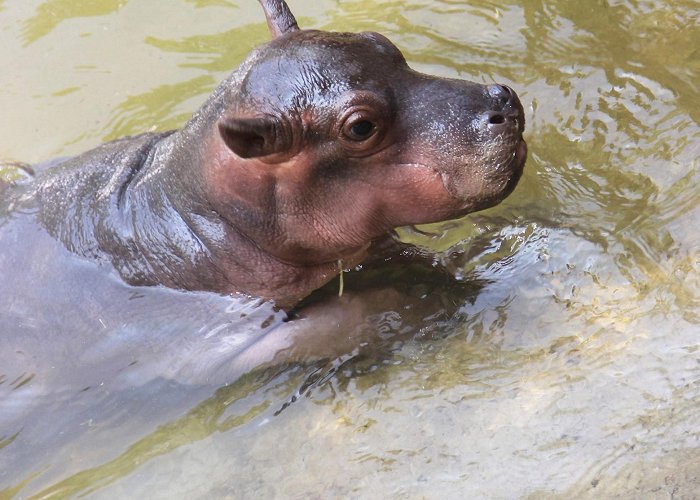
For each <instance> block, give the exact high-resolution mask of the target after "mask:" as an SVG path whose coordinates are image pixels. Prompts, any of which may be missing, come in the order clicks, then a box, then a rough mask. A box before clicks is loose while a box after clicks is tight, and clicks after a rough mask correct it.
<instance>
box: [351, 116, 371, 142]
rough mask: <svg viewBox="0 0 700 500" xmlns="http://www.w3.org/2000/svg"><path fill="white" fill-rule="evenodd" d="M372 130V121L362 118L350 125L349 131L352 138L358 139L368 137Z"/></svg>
mask: <svg viewBox="0 0 700 500" xmlns="http://www.w3.org/2000/svg"><path fill="white" fill-rule="evenodd" d="M373 131H374V123H372V122H371V121H369V120H362V121H360V122H357V123H355V124H354V125H353V126H352V127H350V133H351V134H352V136H353V138H355V137H357V138H358V139H360V140H362V139H366V138H367V137H369V136H370V135H371V134H372V132H373Z"/></svg>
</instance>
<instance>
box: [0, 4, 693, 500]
mask: <svg viewBox="0 0 700 500" xmlns="http://www.w3.org/2000/svg"><path fill="white" fill-rule="evenodd" d="M290 5H291V7H292V9H293V11H294V12H295V13H296V14H297V17H298V20H299V23H300V25H302V26H303V27H309V28H322V29H331V30H350V31H360V30H376V31H380V32H382V33H384V34H385V35H387V36H389V38H391V39H392V40H393V41H394V42H395V43H396V44H397V45H398V46H399V47H400V48H401V49H402V50H403V52H404V53H405V55H406V57H407V59H408V61H409V63H410V64H411V65H412V66H413V67H415V68H416V69H419V70H422V71H426V72H430V73H434V74H438V75H441V76H449V77H459V78H467V79H470V80H474V81H478V82H493V81H497V82H501V83H506V84H508V85H511V86H512V87H513V88H515V89H516V90H517V91H518V93H519V95H520V97H521V99H522V101H523V104H524V106H525V111H526V115H527V129H526V139H527V141H528V144H529V147H530V156H529V160H528V164H527V167H526V172H525V175H524V178H523V180H522V181H521V183H520V185H519V186H518V188H517V189H516V191H515V193H514V194H513V195H512V196H511V197H509V198H508V199H507V200H506V201H505V202H504V203H502V204H501V205H500V206H498V207H496V208H494V209H490V210H488V211H485V212H482V213H479V214H473V215H471V216H468V217H466V218H464V219H463V220H459V221H452V222H449V223H444V224H438V225H433V226H430V227H423V228H420V230H419V231H418V230H413V229H406V230H405V231H403V232H402V234H403V235H404V237H405V239H406V240H407V241H413V242H415V243H419V244H421V245H424V246H426V247H428V248H431V249H434V250H435V251H440V252H443V254H444V255H448V254H449V255H457V256H459V258H458V259H457V262H458V269H457V271H458V274H459V275H460V276H462V277H463V280H464V286H463V287H462V288H460V289H459V290H454V289H451V288H450V286H449V285H444V286H445V290H442V291H440V290H438V291H437V292H434V293H438V294H439V293H444V294H445V295H446V296H447V295H448V296H449V297H450V300H452V301H453V304H452V305H453V306H454V307H453V309H454V311H451V314H448V315H443V316H439V315H438V316H436V317H434V318H430V317H428V316H425V318H422V319H420V320H415V319H413V320H408V319H406V318H402V317H401V316H400V313H401V311H386V312H385V314H384V315H382V316H381V317H378V318H375V319H376V321H375V322H374V323H372V324H371V325H370V326H371V327H372V328H373V329H374V331H375V333H376V337H377V341H376V345H375V346H374V348H365V349H360V350H354V351H350V352H348V353H346V354H344V355H342V356H340V357H338V358H335V359H331V360H329V361H328V362H307V363H300V364H291V365H284V366H277V367H273V368H271V369H269V370H265V371H262V372H254V373H251V374H249V375H248V376H244V377H242V378H239V379H236V380H234V381H231V380H228V379H227V381H226V383H224V382H219V383H220V384H221V385H217V382H216V381H215V380H214V381H213V382H212V383H211V384H208V383H205V382H202V383H197V384H188V385H185V386H184V387H180V386H178V385H172V382H169V381H168V380H163V379H158V380H157V381H156V382H152V383H151V384H150V385H149V384H137V383H135V382H134V380H133V379H129V378H125V377H123V378H119V377H117V376H112V377H110V378H109V380H108V385H109V386H110V387H111V388H112V389H111V390H110V391H102V392H99V391H93V392H90V391H87V392H86V394H90V395H91V396H83V399H80V398H76V399H75V401H77V402H78V403H83V404H84V409H85V411H76V410H75V405H72V406H71V405H68V406H66V405H61V403H60V402H61V401H63V402H65V399H62V398H57V399H56V400H55V402H54V403H53V404H54V406H51V403H46V404H44V405H39V406H38V407H37V408H36V409H35V410H33V411H34V413H31V414H30V417H25V418H26V419H27V420H26V425H25V426H24V427H23V426H22V425H18V426H9V425H8V426H7V430H6V429H5V428H3V427H2V426H1V425H0V461H2V462H3V463H5V464H14V466H12V467H10V466H7V467H5V468H4V473H3V472H0V497H8V498H11V497H15V496H16V497H18V498H26V497H32V496H36V497H38V498H48V497H52V496H79V495H80V496H82V495H87V496H90V497H96V498H115V497H117V498H119V497H124V498H140V497H143V498H211V497H236V498H252V497H256V498H272V497H278V498H290V497H291V498H297V497H298V498H307V497H324V498H327V497H343V498H345V497H358V498H465V497H471V496H474V497H487V498H514V497H528V496H530V497H532V498H543V497H547V496H552V497H554V498H571V497H572V496H578V497H584V498H585V497H590V498H599V497H600V496H614V495H621V496H622V497H625V498H639V497H648V498H657V497H659V498H661V497H666V496H671V495H677V496H682V495H685V496H686V497H688V498H690V497H693V496H696V495H697V494H698V491H700V479H699V478H700V424H698V422H700V236H699V233H698V230H697V227H698V220H699V219H700V208H699V205H700V197H699V196H698V193H699V192H700V189H699V188H700V173H699V170H698V158H699V157H700V124H699V121H700V111H699V110H700V98H699V97H698V92H699V91H700V88H698V82H699V81H700V49H698V47H700V27H699V26H698V16H699V14H700V6H699V5H698V3H697V2H695V1H690V0H666V1H662V0H658V1H643V0H642V1H632V0H628V1H622V0H621V1H609V0H608V1H606V0H601V1H596V2H582V1H580V0H558V1H554V0H552V1H541V0H526V1H521V2H515V1H507V0H491V1H482V0H473V1H469V2H466V1H455V0H451V1H448V0H444V1H430V2H428V1H425V0H408V1H386V2H368V1H353V2H349V1H331V0H322V1H318V0H317V1H313V2H311V1H307V0H299V1H295V0H291V1H290ZM262 20H263V17H262V13H261V12H260V9H259V7H258V6H257V3H255V2H252V1H251V2H242V1H240V2H234V1H225V0H189V1H186V0H181V1H177V2H173V1H172V0H169V1H165V0H158V1H155V0H148V1H146V0H129V1H127V0H122V1H115V0H100V1H95V2H88V3H85V2H77V1H71V0H43V1H40V0H25V1H22V2H8V1H4V2H3V1H0V27H1V28H0V47H2V50H0V66H2V68H3V71H2V72H1V73H0V109H2V110H3V112H2V119H0V157H1V158H6V159H15V160H24V161H29V162H38V161H44V160H47V159H50V158H53V157H56V156H68V155H72V154H76V153H79V152H81V151H84V150H86V149H88V148H91V147H93V146H95V145H96V144H98V143H100V142H102V141H105V140H109V139H113V138H116V137H120V136H123V135H127V134H135V133H139V132H143V131H146V130H151V129H155V130H166V129H169V128H172V127H177V126H179V125H181V124H182V123H183V122H184V121H185V120H186V119H187V118H188V116H189V115H190V114H191V113H192V112H193V111H194V110H195V109H196V108H197V107H198V105H200V104H201V103H202V102H203V101H204V99H205V98H206V96H207V94H208V93H209V92H210V91H211V90H212V89H213V88H214V87H215V85H216V84H217V83H218V82H219V81H220V80H221V79H223V78H224V77H225V75H227V74H228V72H229V71H230V70H232V69H233V68H234V67H235V66H236V65H237V64H238V63H239V62H240V61H241V60H242V58H243V57H244V56H245V54H246V53H247V52H248V50H249V49H250V48H251V47H252V46H254V45H255V44H258V43H261V42H264V41H266V40H267V39H268V34H267V29H266V27H265V25H264V23H263V22H262ZM400 278H401V276H398V277H395V276H394V275H387V276H386V277H385V279H386V280H387V281H389V280H393V279H400ZM29 285H31V286H35V287H41V284H31V283H30V284H29ZM17 286H18V285H17V284H4V285H3V286H2V288H1V292H0V293H2V294H9V293H13V289H14V288H13V287H17ZM103 286H104V287H106V288H108V289H109V291H110V293H115V292H114V289H119V290H122V292H120V293H124V294H125V298H124V300H128V299H129V295H128V294H129V293H130V292H131V290H124V289H122V288H120V286H121V285H119V284H118V283H113V282H111V281H109V280H107V281H106V282H105V284H104V285H103ZM433 286H434V285H433ZM447 288H450V290H449V291H447ZM157 294H161V295H157ZM157 294H156V295H150V294H149V293H147V294H146V299H144V301H142V302H140V303H139V304H142V305H141V306H139V307H138V308H137V311H140V312H139V313H138V314H136V315H135V318H137V319H138V317H139V314H141V315H143V316H144V317H147V318H148V321H143V322H139V321H137V319H133V318H132V320H133V321H135V324H137V327H135V328H136V329H135V330H133V331H132V330H129V329H124V330H122V331H121V332H122V334H123V335H126V334H127V333H128V332H132V333H133V335H134V340H133V342H134V343H133V346H136V347H134V349H136V350H143V349H146V351H138V352H139V353H141V354H142V353H143V352H151V351H148V350H147V348H146V347H144V345H147V344H148V340H144V339H154V340H153V343H154V344H156V347H158V348H160V347H162V346H165V345H166V344H167V342H166V341H165V340H163V339H164V338H167V334H168V332H175V333H176V334H177V335H179V337H177V338H183V339H184V338H187V335H188V334H190V333H192V332H195V331H199V330H198V329H200V328H202V327H206V326H209V327H210V329H211V328H214V327H216V326H217V325H219V323H216V321H215V320H214V323H211V322H210V319H211V314H212V313H211V311H212V310H216V311H219V313H218V314H223V312H225V311H226V310H227V309H226V308H227V307H228V306H229V304H228V303H224V302H221V303H220V302H218V299H215V298H202V297H199V298H197V299H196V300H195V302H196V305H190V306H189V307H193V308H195V309H196V310H197V311H199V313H198V314H190V315H188V316H187V318H182V317H178V315H177V310H178V309H179V308H180V307H181V305H180V301H181V300H183V298H182V297H180V296H179V295H177V294H175V293H173V294H171V293H169V292H162V291H161V292H157ZM98 295H99V293H98ZM5 296H7V295H5ZM73 298H74V297H73ZM70 299H71V297H70V296H68V298H67V299H66V305H65V308H70V304H74V303H75V300H70ZM0 300H3V301H5V300H6V299H5V298H4V297H2V298H0ZM131 300H132V301H133V299H131ZM187 300H189V299H187ZM222 300H223V299H222ZM149 301H150V302H149ZM149 304H150V305H149ZM156 304H160V311H161V312H160V316H158V306H157V305H156ZM44 313H46V311H44ZM118 313H119V310H117V311H116V312H115V313H114V314H115V315H116V316H118ZM151 313H152V314H151ZM78 315H79V313H76V312H75V311H71V312H70V313H66V314H61V311H60V310H59V311H58V312H55V313H54V316H53V317H54V318H60V319H61V321H63V322H68V323H69V324H70V319H71V318H74V317H75V316H78ZM159 317H160V318H165V319H166V320H167V321H163V322H159V321H158V318H159ZM154 318H155V319H154ZM199 318H207V320H205V319H199ZM265 318H267V316H264V317H261V319H259V320H256V321H258V324H260V323H261V322H263V320H264V319H265ZM89 319H91V320H92V323H90V324H94V325H98V323H95V321H96V320H99V319H101V318H98V317H94V318H89ZM277 320H278V319H277ZM76 321H77V320H76ZM86 321H87V320H86ZM88 323H89V321H88ZM163 323H165V324H166V325H167V326H168V328H169V329H168V328H165V326H164V324H163ZM80 325H82V326H81V327H80V328H83V330H80V331H81V332H83V334H87V333H88V332H92V331H93V330H91V329H90V328H91V327H89V326H88V327H85V326H84V324H83V323H80ZM144 325H145V326H144ZM0 328H2V327H1V326H0ZM75 328H78V326H75ZM85 328H87V329H85ZM95 328H96V327H95ZM399 331H402V332H403V335H399ZM125 332H126V333H125ZM319 333H320V334H322V333H323V332H319ZM0 334H2V335H3V336H5V337H4V339H5V340H6V339H12V336H13V335H16V332H13V331H7V327H5V331H0ZM81 338H82V337H81ZM46 342H50V345H52V346H55V347H56V350H57V352H59V353H65V350H66V349H69V348H68V347H66V346H70V345H71V341H70V340H65V337H64V338H62V337H61V336H60V335H59V336H50V337H48V338H47V340H46ZM119 342H121V343H120V344H119V348H120V349H124V348H125V346H127V345H131V344H129V343H128V338H127V337H124V336H122V337H119ZM100 345H101V344H100ZM151 347H152V346H151ZM109 348H110V347H109V346H107V347H105V349H109ZM163 349H165V350H166V351H167V352H168V353H171V354H172V353H174V352H178V350H177V349H178V348H173V347H172V346H169V347H167V348H165V347H164V348H163ZM114 352H121V351H117V350H115V351H114ZM153 352H159V351H158V349H155V350H154V351H153ZM202 355H203V356H204V357H206V355H205V354H202ZM65 358H66V355H65V354H64V355H63V357H62V358H61V359H65ZM88 359H89V358H88ZM168 359H170V358H168ZM86 363H87V361H86V360H85V359H76V360H75V366H76V370H78V371H79V370H80V369H81V366H83V367H84V366H88V365H86ZM81 364H82V365H81ZM83 369H84V368H83ZM90 373H91V375H95V372H94V370H93V371H92V372H90ZM78 378H79V377H78ZM10 383H13V384H14V385H15V386H18V388H17V389H14V387H13V389H12V390H6V391H5V392H1V393H2V394H5V396H3V397H4V398H5V403H8V401H9V402H13V401H15V400H14V399H11V398H17V400H19V401H21V400H22V399H21V397H22V394H25V393H22V392H21V391H22V390H27V389H32V388H34V387H36V386H35V385H32V384H33V383H34V384H36V381H34V382H32V380H28V381H24V380H19V381H8V380H5V379H4V378H3V367H2V366H0V388H3V385H4V386H5V388H3V389H6V388H7V387H8V384H10ZM93 395H94V396H93ZM69 409H70V410H69ZM91 419H92V420H91ZM6 421H7V420H6ZM37 422H38V424H37ZM10 427H11V428H10Z"/></svg>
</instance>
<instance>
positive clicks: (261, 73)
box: [0, 1, 526, 308]
mask: <svg viewBox="0 0 700 500" xmlns="http://www.w3.org/2000/svg"><path fill="white" fill-rule="evenodd" d="M261 4H262V5H263V7H264V9H265V12H266V16H267V19H268V25H269V27H270V30H271V33H272V35H273V37H274V38H273V40H272V41H271V42H269V43H268V44H265V45H263V46H261V47H258V48H257V49H255V50H254V51H253V52H252V53H251V54H250V56H249V57H248V58H247V59H246V60H245V61H244V62H243V64H242V65H241V66H240V67H239V68H238V69H237V70H236V71H234V73H233V74H232V75H231V76H230V77H229V78H228V79H227V80H225V81H224V82H223V83H222V84H221V85H220V86H219V87H218V88H217V89H216V91H215V92H214V93H213V94H212V96H211V97H210V98H209V99H208V101H207V102H206V103H205V104H204V106H203V107H202V108H201V109H200V110H199V111H198V112H197V113H196V114H195V115H194V116H193V118H192V119H191V120H190V121H189V122H188V123H187V124H186V125H185V126H184V128H183V129H181V130H178V131H175V132H168V133H161V134H144V135H140V136H136V137H129V138H125V139H121V140H117V141H114V142H111V143H108V144H105V145H102V146H100V147H98V148H96V149H94V150H92V151H89V152H87V153H84V154H82V155H80V156H77V157H75V158H72V159H69V160H67V161H64V162H62V163H61V164H60V165H58V166H57V167H54V168H51V169H49V170H47V171H44V172H42V173H40V174H39V175H38V176H37V177H36V179H35V180H34V181H33V182H32V183H30V184H28V185H24V186H15V187H13V188H9V189H5V190H4V193H2V196H3V197H4V198H5V200H4V204H5V206H7V207H9V210H10V211H19V212H27V211H31V212H32V214H33V215H32V216H34V217H36V218H37V220H38V221H39V222H40V224H41V225H42V226H43V227H44V228H45V229H46V230H47V231H48V232H49V234H50V235H52V236H53V237H54V238H55V239H56V240H59V241H60V242H61V243H62V244H63V245H64V246H65V247H66V248H67V249H68V250H69V251H70V252H72V253H73V254H77V255H79V256H82V257H87V258H89V259H92V260H94V261H97V262H98V263H100V264H101V265H107V266H113V268H114V270H116V272H117V273H118V274H119V275H120V276H121V277H122V279H123V280H125V281H126V282H127V283H129V284H131V285H165V286H167V287H170V288H175V289H184V290H204V291H212V292H217V293H222V294H242V295H248V296H253V297H261V298H264V299H268V300H271V301H274V303H275V304H276V305H277V306H279V307H283V308H290V307H293V306H294V305H295V304H297V303H298V302H299V301H300V300H301V299H303V298H304V297H306V296H307V295H308V294H310V293H311V292H312V291H314V290H316V289H318V288H320V287H321V286H323V285H324V284H326V283H327V282H329V281H330V280H332V279H333V278H334V277H336V276H337V275H338V266H339V261H340V262H341V263H342V264H341V265H342V266H343V267H346V268H349V267H353V266H355V265H357V264H360V263H361V262H364V261H368V260H372V259H377V258H379V257H382V258H383V257H386V256H387V255H386V252H385V250H386V248H389V247H392V248H394V249H395V250H396V249H398V250H399V251H403V250H405V248H404V247H403V246H401V245H399V244H396V245H393V246H392V245H391V244H387V240H392V239H393V231H392V230H393V229H394V228H396V227H399V226H404V225H410V224H420V223H429V222H436V221H441V220H446V219H451V218H456V217H460V216H462V215H464V214H467V213H470V212H473V211H476V210H481V209H484V208H487V207H490V206H493V205H495V204H497V203H499V202H500V201H501V200H503V199H504V198H505V197H506V196H507V195H508V194H510V192H511V191H512V190H513V189H514V187H515V185H516V183H517V181H518V179H519V178H520V176H521V173H522V169H523V165H524V163H525V157H526V146H525V142H524V141H523V139H522V131H523V127H524V117H523V109H522V106H521V104H520V102H519V100H518V98H517V96H516V95H515V93H514V92H513V91H512V90H511V89H509V88H508V87H505V86H502V85H480V84H476V83H471V82H467V81H462V80H455V79H446V78H437V77H434V76H429V75H425V74H422V73H418V72H416V71H413V70H412V69H410V68H409V67H408V65H407V64H406V61H405V59H404V57H403V55H402V54H401V52H400V51H399V50H398V49H397V48H396V47H395V46H394V45H393V44H392V43H391V42H390V41H389V40H387V39H386V38H385V37H384V36H382V35H380V34H377V33H359V34H353V33H329V32H323V31H315V30H300V29H299V28H298V27H297V25H296V21H295V20H294V17H293V16H292V15H291V13H290V12H289V10H288V8H287V6H286V4H285V3H284V2H283V1H261ZM1 226H2V225H0V227H1ZM375 249H381V251H380V250H375ZM9 264H11V263H9ZM3 272H4V271H3Z"/></svg>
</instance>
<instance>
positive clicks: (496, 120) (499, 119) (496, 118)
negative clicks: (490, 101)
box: [489, 113, 506, 125]
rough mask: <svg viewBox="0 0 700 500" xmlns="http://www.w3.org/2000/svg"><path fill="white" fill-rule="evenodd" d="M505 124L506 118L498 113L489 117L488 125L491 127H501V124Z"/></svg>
mask: <svg viewBox="0 0 700 500" xmlns="http://www.w3.org/2000/svg"><path fill="white" fill-rule="evenodd" d="M505 122H506V117H505V116H503V115H502V114H500V113H493V114H492V115H491V116H489V123H490V124H491V125H501V124H502V123H505Z"/></svg>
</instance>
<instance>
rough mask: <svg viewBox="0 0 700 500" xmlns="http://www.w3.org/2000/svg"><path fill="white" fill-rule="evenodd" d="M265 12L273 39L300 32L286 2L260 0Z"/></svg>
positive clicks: (281, 0)
mask: <svg viewBox="0 0 700 500" xmlns="http://www.w3.org/2000/svg"><path fill="white" fill-rule="evenodd" d="M260 5H262V8H263V10H264V11H265V18H266V19H267V26H268V28H270V33H271V34H272V38H277V37H278V36H281V35H284V34H285V33H289V32H292V31H299V26H298V25H297V20H296V19H294V15H293V14H292V11H290V10H289V7H287V4H286V2H285V1H284V0H260Z"/></svg>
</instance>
